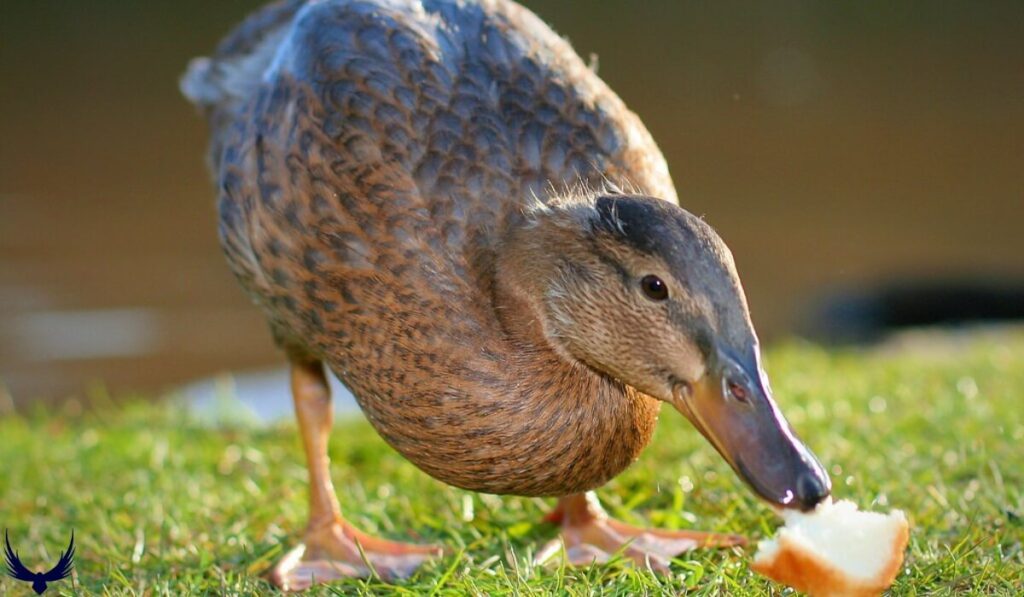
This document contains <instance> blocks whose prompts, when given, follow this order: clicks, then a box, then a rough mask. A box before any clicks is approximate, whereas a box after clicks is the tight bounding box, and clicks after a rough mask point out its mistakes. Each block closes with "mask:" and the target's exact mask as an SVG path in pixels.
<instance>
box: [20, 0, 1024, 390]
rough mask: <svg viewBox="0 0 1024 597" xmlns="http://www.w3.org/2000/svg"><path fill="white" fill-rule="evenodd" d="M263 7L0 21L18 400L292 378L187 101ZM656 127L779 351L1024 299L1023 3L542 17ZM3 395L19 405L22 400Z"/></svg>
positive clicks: (62, 9)
mask: <svg viewBox="0 0 1024 597" xmlns="http://www.w3.org/2000/svg"><path fill="white" fill-rule="evenodd" d="M256 4H257V3H255V2H252V1H237V0H232V1H226V2H206V1H198V0H187V1H179V2H174V3H156V2H131V3H127V2H114V1H113V0H93V1H91V2H87V3H86V2H58V1H52V2H34V1H31V0H5V2H4V4H3V7H2V8H0V15H2V18H0V114H2V118H0V379H2V380H3V384H5V385H6V387H7V389H8V390H9V391H10V393H11V394H12V395H13V396H14V398H15V399H16V400H17V401H26V400H29V399H33V398H36V397H49V398H61V397H64V396H67V395H69V394H72V393H76V392H80V391H82V389H83V388H85V387H87V386H89V385H90V384H91V383H93V382H95V381H102V382H103V383H105V384H108V385H109V386H110V387H112V388H115V389H118V390H124V389H133V388H134V389H142V390H153V389H156V388H159V387H162V386H165V385H168V384H174V383H178V382H182V381H185V380H188V379H191V378H193V377H195V376H201V375H207V374H211V373H214V372H218V371H222V370H226V369H235V368H250V367H261V366H265V365H269V364H273V363H276V362H279V361H280V357H279V356H278V355H277V354H276V353H275V351H274V350H273V348H272V344H271V341H270V338H269V334H268V333H267V332H266V331H265V328H264V326H263V323H262V320H261V318H260V316H259V314H258V313H257V312H256V311H255V309H254V308H253V307H252V306H251V305H249V304H248V303H247V301H246V300H245V299H244V298H243V296H242V294H241V292H240V291H239V290H238V289H237V288H236V286H235V283H234V280H233V279H232V278H231V275H230V274H229V272H228V270H227V268H226V267H225V265H224V263H223V262H222V259H221V257H220V254H219V249H218V246H217V242H216V233H215V221H214V213H213V201H212V197H213V192H212V190H211V187H210V184H209V182H208V178H207V175H206V172H205V169H204V165H203V161H202V156H203V153H204V150H205V134H206V133H205V130H204V125H203V123H202V122H201V120H200V119H199V118H198V117H197V116H196V115H195V114H194V113H193V111H192V109H191V107H190V106H188V105H187V104H186V102H185V101H184V100H183V99H181V97H180V96H179V94H178V92H177V86H176V85H177V78H178V76H179V75H180V73H181V72H182V70H183V69H184V66H185V64H186V63H187V61H188V59H189V58H190V57H192V56H195V55H198V54H203V53H206V52H209V51H210V50H211V48H212V47H213V45H214V44H215V43H216V41H217V40H218V39H219V37H220V36H221V35H223V34H224V33H225V32H226V31H227V29H228V28H229V27H230V26H231V25H232V24H234V23H235V22H236V21H237V20H238V19H240V18H241V17H242V16H243V15H244V14H246V13H247V12H248V11H249V10H250V9H251V8H252V7H254V6H255V5H256ZM527 4H528V5H529V6H531V7H532V8H533V9H535V10H536V11H537V12H538V13H539V14H540V15H541V16H542V17H543V18H544V19H545V20H547V21H548V22H549V23H551V24H553V26H554V27H555V28H556V29H557V30H558V31H560V32H561V33H562V34H564V35H566V36H568V37H569V38H570V39H571V40H572V41H573V43H574V45H575V47H576V49H577V50H578V51H579V52H580V53H581V54H582V55H583V56H585V57H586V56H587V55H589V54H590V53H595V54H597V55H598V56H599V57H600V74H601V75H602V77H604V78H605V80H606V81H608V82H609V84H610V85H611V86H612V87H613V88H614V89H616V90H617V91H618V93H619V94H620V95H621V96H622V97H623V98H624V99H625V100H626V102H627V103H628V104H629V105H630V106H631V107H632V108H633V110H635V111H636V112H638V113H639V114H640V116H641V117H642V118H643V119H644V121H645V122H646V124H647V126H648V127H649V128H650V129H651V131H652V132H653V134H654V136H655V138H656V139H657V140H658V142H659V144H660V145H661V147H662V149H663V151H664V152H665V154H666V156H667V157H668V160H669V164H670V167H671V169H672V173H673V176H674V178H675V181H676V185H677V187H678V188H679V190H680V196H681V198H682V203H683V204H684V206H685V207H687V208H688V209H690V210H692V211H694V212H697V213H700V214H703V215H705V216H706V217H707V219H708V221H710V222H711V223H712V224H713V225H714V226H715V227H716V228H717V229H718V230H719V231H720V232H721V233H722V235H723V236H724V237H725V239H726V240H727V242H728V243H729V244H730V246H731V247H732V249H733V252H734V253H735V256H736V260H737V262H738V265H739V268H740V272H741V275H742V277H743V280H744V284H745V287H746V289H747V293H748V295H749V298H750V302H751V306H752V309H753V314H754V319H755V323H756V324H757V325H758V328H759V329H760V330H761V331H762V335H767V336H769V337H778V336H779V335H780V334H784V333H787V332H788V331H790V330H792V329H794V326H795V325H796V324H798V323H800V322H801V321H802V318H803V316H804V314H805V308H806V305H807V304H808V300H809V299H810V297H812V296H814V295H815V294H816V293H818V292H820V291H822V290H824V289H829V288H833V287H836V286H844V285H845V286H852V287H859V286H862V285H863V284H866V283H868V282H874V281H877V280H887V279H901V278H905V277H908V276H912V277H934V276H945V275H954V276H965V275H968V276H972V277H979V276H980V277H987V278H989V279H993V280H996V281H998V280H1001V279H1020V278H1021V277H1022V276H1024V238H1022V234H1024V232H1022V224H1024V3H1021V2H1019V1H1007V2H984V3H982V2H974V1H959V2H943V3H934V2H925V1H914V2H899V3H894V2H888V1H881V0H875V1H867V2H857V3H810V2H794V1H785V2H773V3H762V2H732V1H730V2H716V3H706V2H681V1H679V0H656V1H655V0H647V1H644V2H636V1H629V0H621V1H607V2H593V1H592V0H575V1H566V0H559V1H557V2H556V1H554V0H549V1H543V0H534V1H532V2H527ZM0 393H2V392H0Z"/></svg>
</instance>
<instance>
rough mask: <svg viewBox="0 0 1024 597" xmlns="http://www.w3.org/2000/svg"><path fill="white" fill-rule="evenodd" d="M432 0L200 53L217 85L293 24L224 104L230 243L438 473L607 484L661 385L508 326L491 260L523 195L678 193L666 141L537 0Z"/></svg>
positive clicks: (302, 11) (248, 270) (557, 484)
mask: <svg viewBox="0 0 1024 597" xmlns="http://www.w3.org/2000/svg"><path fill="white" fill-rule="evenodd" d="M419 5H420V3H419V2H412V1H411V0H410V1H402V0H378V1H373V2H358V1H346V0H330V1H324V2H318V3H313V2H310V3H305V4H303V3H300V2H283V3H279V4H277V5H275V6H274V7H272V8H270V9H266V10H265V11H264V12H263V13H261V15H262V16H257V17H254V18H251V19H250V20H248V21H246V24H244V25H242V26H241V27H240V28H239V29H238V30H237V31H236V32H235V33H234V34H232V36H230V37H229V38H228V40H227V41H225V42H224V44H222V47H221V50H220V53H219V54H218V55H215V56H214V57H213V58H212V59H211V61H212V62H211V63H209V64H208V63H202V64H200V65H199V66H196V67H194V68H193V70H191V71H190V74H189V75H188V77H189V78H193V77H194V78H195V79H194V80H195V81H199V83H196V85H197V86H198V88H200V89H207V88H203V87H202V81H209V84H210V85H212V86H213V92H212V93H211V94H210V95H211V96H212V97H216V84H217V82H216V80H215V78H213V79H210V78H208V79H202V78H201V77H202V76H204V75H209V69H211V68H214V67H215V66H216V65H218V64H219V65H220V66H219V67H218V68H227V66H225V65H227V64H228V62H230V60H231V59H232V58H231V57H232V56H235V55H238V54H242V55H244V54H245V52H247V51H248V52H251V51H252V49H253V48H257V47H259V46H260V43H261V42H260V40H264V39H271V38H274V36H273V35H271V33H273V32H278V33H280V32H281V31H282V29H281V28H285V29H283V31H284V34H283V37H282V39H283V41H282V42H281V43H280V46H279V47H277V48H275V52H274V53H273V56H272V61H271V62H269V63H268V64H266V65H264V66H265V69H264V70H262V71H261V75H260V78H259V79H258V80H255V81H252V85H251V95H249V96H248V97H242V98H239V97H237V93H236V94H235V95H233V96H228V95H227V94H225V97H224V99H223V101H221V102H220V103H217V102H216V101H214V102H213V104H212V107H211V108H210V112H209V113H211V124H212V127H213V140H212V142H211V147H212V149H211V151H212V153H213V157H212V160H211V162H212V164H213V165H214V167H215V173H214V174H215V178H216V179H217V182H218V188H219V191H220V197H219V214H220V234H221V240H222V244H223V248H224V251H225V254H226V255H227V257H228V261H229V263H230V264H231V267H232V269H233V271H234V273H235V274H236V275H237V277H238V278H239V280H240V281H241V283H242V285H243V286H244V287H245V289H246V290H247V292H248V293H249V295H250V296H251V297H252V298H253V300H254V301H255V302H256V303H257V304H258V305H259V306H260V308H261V309H262V310H263V311H264V313H265V314H266V315H267V317H268V319H269V321H270V324H271V327H272V329H273V331H274V334H275V337H276V338H277V340H278V342H279V343H280V344H281V346H282V347H283V348H284V349H285V350H286V351H288V352H289V353H291V354H293V355H295V356H301V357H303V358H314V359H322V360H324V361H325V362H326V363H327V364H328V365H329V366H330V368H331V369H332V370H333V371H334V372H335V373H336V374H337V375H338V376H339V378H340V379H341V380H342V381H343V383H345V385H346V386H348V387H349V388H350V389H351V390H352V392H353V393H354V394H355V396H356V398H357V400H358V401H359V404H360V406H361V407H362V409H363V411H364V412H365V413H366V416H367V418H368V419H369V420H370V422H371V423H372V424H373V426H374V427H375V428H376V429H377V430H378V431H379V432H380V434H381V436H383V437H384V439H385V440H387V442H388V443H389V444H391V445H392V446H393V447H394V448H395V449H397V450H398V451H399V452H401V453H402V454H403V455H405V456H406V457H407V458H408V459H409V460H411V461H412V462H414V463H415V464H416V465H417V466H419V467H420V468H421V469H423V470H424V471H426V472H427V473H429V474H431V475H433V476H434V477H436V478H438V479H440V480H442V481H445V482H447V483H450V484H453V485H456V486H459V487H463V488H467V489H474V490H479V491H487V492H493V493H512V494H521V495H565V494H569V493H574V492H580V491H583V490H588V489H591V488H594V487H597V486H599V485H601V484H603V483H605V482H606V481H608V480H609V479H610V478H612V477H613V476H614V475H616V474H617V473H619V472H620V471H622V470H623V469H624V468H625V467H626V466H628V465H629V464H630V463H631V462H632V461H633V460H634V459H635V458H636V456H637V455H638V454H639V452H640V450H641V449H642V448H643V447H644V446H645V445H646V444H647V443H648V441H649V439H650V437H651V434H652V432H653V428H654V423H655V421H656V418H657V413H658V407H659V405H660V403H659V402H657V401H655V400H653V399H651V398H649V397H647V396H644V395H642V394H640V393H639V392H637V391H635V390H633V389H632V388H630V387H627V386H625V385H623V384H621V383H619V382H617V381H615V380H614V379H612V378H611V377H609V376H607V375H605V374H602V373H599V372H597V371H595V370H593V369H591V368H590V367H588V366H586V365H583V364H581V363H577V362H571V361H570V360H567V359H566V358H565V357H564V355H561V354H558V353H557V351H555V350H554V349H553V348H552V347H551V346H549V345H548V344H547V343H546V342H545V341H544V339H543V334H542V332H541V331H539V330H537V329H536V327H535V326H533V327H531V326H530V325H529V322H520V324H521V325H515V324H514V325H513V327H514V328H515V329H512V330H510V329H509V328H508V321H506V322H504V323H503V321H502V318H501V317H500V316H499V315H498V314H497V311H496V309H498V308H499V307H502V306H504V307H506V308H512V309H515V308H518V307H517V306H516V305H515V304H514V303H515V301H514V300H512V299H509V302H508V303H507V304H504V305H500V304H498V302H496V301H495V273H494V272H495V267H496V265H495V264H496V262H497V260H498V256H499V253H500V252H501V251H502V250H503V249H504V247H503V244H502V243H503V239H504V238H505V232H506V230H508V229H509V227H510V226H514V225H516V222H517V221H518V220H519V219H520V216H521V214H522V213H523V211H524V210H525V209H527V208H528V207H529V206H531V205H534V204H535V203H537V202H540V203H547V202H550V201H554V200H557V199H558V198H560V197H562V196H565V195H566V194H572V193H573V190H574V189H575V190H579V189H586V188H594V189H596V188H603V187H605V186H607V185H609V184H614V185H623V186H628V187H629V188H630V189H633V190H636V191H637V192H642V193H646V194H648V195H652V196H656V197H660V198H663V199H667V200H669V201H672V202H673V203H674V202H675V201H676V194H675V190H674V188H673V186H672V182H671V180H670V178H669V176H668V171H667V168H666V166H665V162H664V159H663V158H662V156H661V153H660V152H659V151H658V149H657V147H656V145H655V144H654V142H653V140H652V139H651V137H650V135H649V134H648V133H647V131H646V130H645V129H644V127H643V125H642V124H641V123H640V121H639V119H638V118H637V117H636V115H634V114H633V113H632V112H630V111H629V110H628V109H627V108H626V107H625V106H624V105H623V103H622V101H621V100H620V99H619V98H618V97H617V96H616V95H615V94H614V93H613V92H612V91H611V90H610V89H609V88H608V87H607V86H606V85H605V84H604V83H603V82H602V81H601V80H600V79H599V78H598V77H597V76H596V75H595V74H594V73H593V72H592V71H591V70H590V69H589V68H588V67H587V66H586V65H585V64H584V63H583V62H582V61H581V60H580V58H579V57H578V56H577V55H576V54H575V52H574V51H573V50H572V48H571V47H570V46H569V44H568V43H567V42H566V41H564V40H563V39H561V38H559V37H558V36H557V35H556V34H555V33H553V32H552V31H551V30H550V29H548V28H547V27H546V26H545V25H544V24H543V23H542V22H541V21H540V20H539V19H537V17H535V16H534V15H533V14H532V13H530V12H529V11H527V10H526V9H524V8H522V7H520V6H519V5H517V4H515V3H513V2H510V1H505V0H489V1H482V2H480V3H478V4H477V3H467V4H465V5H462V6H461V7H460V6H458V5H456V4H455V3H453V2H447V1H443V0H436V1H427V2H424V3H423V6H425V8H419ZM275 35H276V34H275ZM218 61H219V62H218ZM211 64H212V65H214V66H211ZM204 69H206V70H204ZM188 81H189V79H187V80H186V83H185V87H186V88H187V87H188V84H189V82H188ZM236 87H237V86H236ZM243 87H244V86H243ZM186 91H187V89H186ZM499 302H500V301H499ZM520 307H521V305H520Z"/></svg>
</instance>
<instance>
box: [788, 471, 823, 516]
mask: <svg viewBox="0 0 1024 597" xmlns="http://www.w3.org/2000/svg"><path fill="white" fill-rule="evenodd" d="M831 485H832V484H831V482H829V479H828V477H827V476H824V475H823V474H821V473H820V471H806V472H804V473H802V474H801V475H800V476H799V477H797V480H796V502H797V504H798V505H799V506H800V509H801V510H803V511H804V512H807V511H810V510H813V509H814V508H815V507H816V506H817V505H818V504H819V503H821V501H822V500H824V499H825V498H827V497H828V496H829V495H831V493H832V487H831Z"/></svg>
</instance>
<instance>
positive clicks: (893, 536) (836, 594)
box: [751, 498, 910, 597]
mask: <svg viewBox="0 0 1024 597" xmlns="http://www.w3.org/2000/svg"><path fill="white" fill-rule="evenodd" d="M782 516H783V518H784V519H785V521H786V525H785V526H784V527H782V528H780V529H779V531H778V533H776V534H775V538H773V539H769V540H765V541H761V542H760V543H758V546H757V548H758V549H757V553H756V554H755V555H754V563H753V565H752V566H751V568H753V569H754V570H755V571H757V572H759V573H761V574H763V575H765V576H767V577H768V578H771V579H772V580H775V581H777V582H780V583H782V584H785V585H789V586H791V587H793V588H795V589H798V590H800V591H803V592H805V593H807V594H809V595H812V596H813V597H861V596H867V595H880V594H881V593H882V592H883V591H885V590H886V589H887V588H889V585H891V584H892V581H893V580H894V579H895V578H896V575H897V574H898V573H899V571H900V566H902V565H903V551H904V550H905V549H906V548H907V540H908V539H909V536H910V531H909V526H908V524H907V517H906V516H904V514H903V512H901V511H899V510H895V511H893V512H890V513H889V514H888V515H886V514H878V513H876V512H859V511H858V510H857V506H856V504H854V503H853V502H849V501H840V502H836V503H832V500H831V498H829V499H828V500H826V501H825V502H822V503H821V504H819V505H818V507H817V508H816V509H815V510H814V511H812V512H809V513H807V514H804V513H802V512H797V511H793V510H786V511H784V512H783V514H782Z"/></svg>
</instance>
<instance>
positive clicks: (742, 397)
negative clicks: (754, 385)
mask: <svg viewBox="0 0 1024 597" xmlns="http://www.w3.org/2000/svg"><path fill="white" fill-rule="evenodd" d="M727 385H728V386H729V393H730V394H732V397H733V398H735V399H736V400H738V401H740V402H742V403H744V404H746V403H747V402H748V401H749V400H750V395H749V394H748V393H747V389H746V388H745V387H743V385H742V384H740V383H738V382H735V381H731V380H730V381H729V382H728V384H727Z"/></svg>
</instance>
